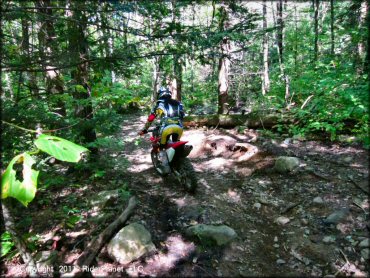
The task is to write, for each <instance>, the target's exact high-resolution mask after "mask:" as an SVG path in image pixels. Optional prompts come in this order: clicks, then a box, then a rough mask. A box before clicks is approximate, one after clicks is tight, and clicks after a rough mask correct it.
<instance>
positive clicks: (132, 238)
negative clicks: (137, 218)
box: [107, 223, 156, 264]
mask: <svg viewBox="0 0 370 278" xmlns="http://www.w3.org/2000/svg"><path fill="white" fill-rule="evenodd" d="M155 249H156V248H155V246H154V244H153V242H152V237H151V235H150V233H149V232H148V230H147V229H146V228H145V227H144V226H143V225H141V224H139V223H132V224H130V225H127V226H126V227H123V228H122V229H121V230H120V231H119V232H118V233H117V234H116V235H115V236H114V237H113V239H112V240H111V241H110V242H109V243H108V245H107V251H108V254H109V256H110V257H111V258H112V259H114V260H115V261H117V262H118V263H120V264H128V263H130V262H131V261H133V260H136V259H138V258H140V257H142V256H143V255H145V254H147V253H149V252H152V251H154V250H155Z"/></svg>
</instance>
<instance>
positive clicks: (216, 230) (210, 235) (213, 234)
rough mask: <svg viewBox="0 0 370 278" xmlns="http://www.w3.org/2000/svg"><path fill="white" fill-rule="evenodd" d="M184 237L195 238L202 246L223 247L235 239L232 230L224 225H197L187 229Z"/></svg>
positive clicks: (234, 233)
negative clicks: (215, 245)
mask: <svg viewBox="0 0 370 278" xmlns="http://www.w3.org/2000/svg"><path fill="white" fill-rule="evenodd" d="M186 235H187V236H190V237H197V238H198V239H199V240H200V241H201V242H202V243H203V244H206V245H207V244H212V243H214V242H215V243H216V244H217V245H218V246H221V245H225V244H227V243H229V242H231V241H232V240H234V239H235V238H236V237H237V234H236V232H235V231H234V229H232V228H230V227H228V226H226V225H220V226H216V225H205V224H198V225H194V226H191V227H189V228H187V230H186Z"/></svg>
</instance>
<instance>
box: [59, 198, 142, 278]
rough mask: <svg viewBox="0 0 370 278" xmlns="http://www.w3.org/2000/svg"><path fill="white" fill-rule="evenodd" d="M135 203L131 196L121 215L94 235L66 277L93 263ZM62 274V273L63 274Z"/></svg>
mask: <svg viewBox="0 0 370 278" xmlns="http://www.w3.org/2000/svg"><path fill="white" fill-rule="evenodd" d="M136 205H137V200H136V198H135V197H131V198H130V200H129V202H128V205H127V207H126V209H125V210H124V211H123V212H122V213H121V215H120V216H119V217H118V218H117V219H116V220H115V221H114V222H112V223H111V224H110V225H109V226H108V227H107V228H105V230H104V231H103V232H102V233H101V234H100V235H99V236H97V237H95V238H94V239H93V240H92V241H91V242H90V244H89V245H88V246H87V248H86V249H85V250H84V251H83V253H82V254H81V256H80V257H79V258H78V260H77V262H76V263H75V265H74V266H75V268H74V269H73V272H72V273H66V275H67V276H68V277H70V275H71V274H77V273H79V272H80V271H81V270H82V271H83V270H84V268H88V267H89V266H91V264H92V263H93V261H94V259H95V257H96V256H97V255H98V254H99V252H100V250H101V249H102V248H103V246H104V245H105V244H106V243H107V241H109V240H110V239H111V238H112V237H113V236H114V235H115V234H116V233H117V232H118V231H119V230H120V229H121V228H122V227H123V226H124V224H125V223H126V221H127V220H128V218H129V217H130V216H131V214H132V212H133V211H134V209H135V207H136ZM63 276H64V275H63Z"/></svg>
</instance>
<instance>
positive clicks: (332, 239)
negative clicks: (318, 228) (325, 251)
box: [322, 236, 335, 244]
mask: <svg viewBox="0 0 370 278" xmlns="http://www.w3.org/2000/svg"><path fill="white" fill-rule="evenodd" d="M322 242H324V243H328V244H330V243H333V242H335V237H334V236H324V238H323V239H322Z"/></svg>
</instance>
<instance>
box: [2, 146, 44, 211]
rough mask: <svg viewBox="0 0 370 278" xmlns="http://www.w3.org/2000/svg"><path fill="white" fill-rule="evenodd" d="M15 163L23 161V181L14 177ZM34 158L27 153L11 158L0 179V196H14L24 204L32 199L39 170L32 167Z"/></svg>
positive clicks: (3, 197)
mask: <svg viewBox="0 0 370 278" xmlns="http://www.w3.org/2000/svg"><path fill="white" fill-rule="evenodd" d="M15 163H23V171H22V173H23V181H22V182H21V181H19V180H18V179H17V177H16V171H15V170H14V169H13V166H14V164H15ZM33 164H35V160H34V159H33V158H32V157H31V156H30V155H29V154H28V153H23V154H20V155H17V156H16V157H14V158H13V159H12V161H11V162H10V163H9V165H8V167H7V168H6V170H5V172H4V174H3V175H2V180H1V195H2V196H1V198H2V199H5V198H7V197H13V198H16V199H17V200H18V201H20V202H21V203H22V204H23V205H24V206H27V205H28V203H29V202H31V201H32V200H33V198H34V197H35V194H36V189H37V177H38V174H39V171H35V170H33V169H32V165H33Z"/></svg>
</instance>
